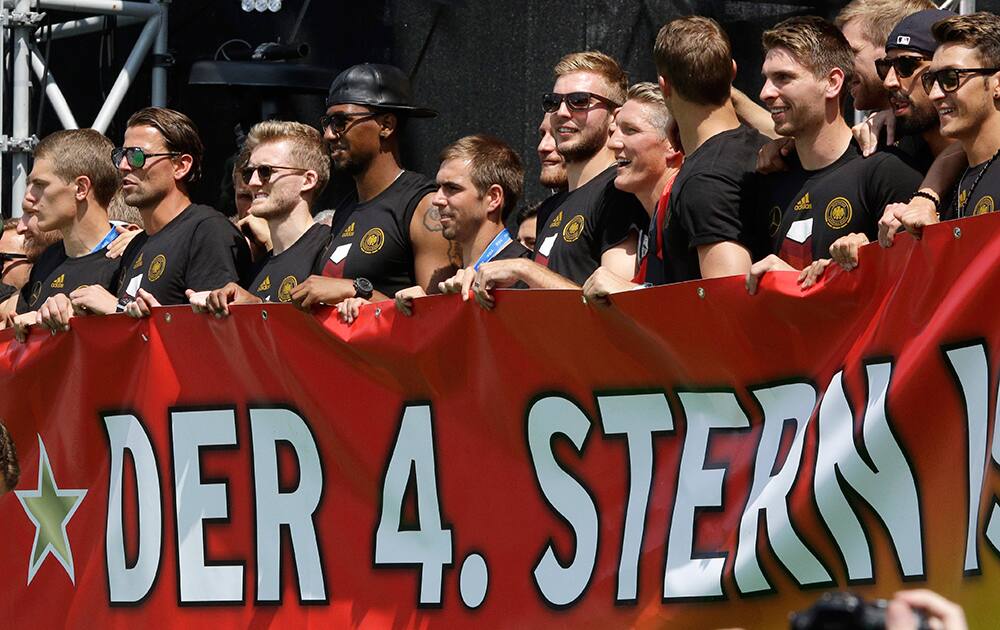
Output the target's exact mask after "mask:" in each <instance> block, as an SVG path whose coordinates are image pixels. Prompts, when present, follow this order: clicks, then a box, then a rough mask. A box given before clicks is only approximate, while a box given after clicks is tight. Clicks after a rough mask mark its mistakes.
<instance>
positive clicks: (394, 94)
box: [326, 63, 437, 118]
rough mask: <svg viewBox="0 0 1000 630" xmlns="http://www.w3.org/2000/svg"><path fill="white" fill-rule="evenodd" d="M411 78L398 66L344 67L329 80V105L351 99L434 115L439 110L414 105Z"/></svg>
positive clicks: (387, 108) (381, 107)
mask: <svg viewBox="0 0 1000 630" xmlns="http://www.w3.org/2000/svg"><path fill="white" fill-rule="evenodd" d="M410 101H411V95H410V80H409V79H407V78H406V75H405V74H403V71H402V70H400V69H399V68H397V67H396V66H390V65H386V64H379V63H362V64H358V65H356V66H351V67H350V68H348V69H347V70H344V71H343V72H341V73H340V74H339V75H337V78H336V79H334V80H333V83H332V84H330V93H329V94H328V95H327V97H326V106H327V107H330V106H331V105H340V104H343V103H350V104H353V105H364V106H366V107H371V108H374V109H378V110H384V111H387V112H392V113H394V114H400V115H404V116H412V117H414V118H432V117H434V116H437V112H436V111H434V110H433V109H427V108H426V107H415V106H414V105H413V104H412V103H411V102H410Z"/></svg>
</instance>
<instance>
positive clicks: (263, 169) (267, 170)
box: [240, 164, 309, 184]
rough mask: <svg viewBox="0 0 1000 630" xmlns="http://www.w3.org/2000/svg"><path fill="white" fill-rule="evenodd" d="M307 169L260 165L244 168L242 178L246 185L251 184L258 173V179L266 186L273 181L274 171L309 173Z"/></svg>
mask: <svg viewBox="0 0 1000 630" xmlns="http://www.w3.org/2000/svg"><path fill="white" fill-rule="evenodd" d="M308 170H309V169H307V168H299V167H297V166H271V165H270V164H259V165H257V166H244V167H243V168H241V169H240V178H241V179H242V180H243V183H244V184H249V183H250V180H251V179H253V174H254V173H255V172H256V173H257V177H259V178H260V183H261V184H266V183H268V182H269V181H271V175H274V171H300V172H305V171H308Z"/></svg>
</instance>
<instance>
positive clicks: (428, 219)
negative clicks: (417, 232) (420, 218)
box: [424, 206, 444, 232]
mask: <svg viewBox="0 0 1000 630" xmlns="http://www.w3.org/2000/svg"><path fill="white" fill-rule="evenodd" d="M424 227H425V228H427V229H428V230H430V231H431V232H440V231H441V230H443V229H444V228H443V227H441V213H440V212H439V211H438V209H437V206H431V207H430V208H428V209H427V212H426V213H424Z"/></svg>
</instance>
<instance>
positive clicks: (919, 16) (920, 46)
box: [885, 9, 958, 55]
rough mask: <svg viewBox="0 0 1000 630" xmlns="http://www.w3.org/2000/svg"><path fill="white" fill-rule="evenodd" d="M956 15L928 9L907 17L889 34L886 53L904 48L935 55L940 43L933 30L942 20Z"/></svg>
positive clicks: (950, 12) (941, 10)
mask: <svg viewBox="0 0 1000 630" xmlns="http://www.w3.org/2000/svg"><path fill="white" fill-rule="evenodd" d="M956 15H958V14H957V13H955V12H953V11H945V10H944V9H926V10H924V11H917V12H916V13H914V14H913V15H908V16H906V17H905V18H903V19H902V20H900V22H899V24H897V25H896V28H894V29H892V32H891V33H889V39H888V40H887V41H886V42H885V51H886V52H889V51H890V50H892V49H894V48H902V49H904V50H912V51H915V52H919V53H923V54H925V55H933V54H934V51H935V50H937V47H938V42H937V40H936V39H934V35H933V34H932V32H931V29H932V28H933V27H934V25H935V24H937V23H938V22H940V21H941V20H944V19H946V18H950V17H955V16H956Z"/></svg>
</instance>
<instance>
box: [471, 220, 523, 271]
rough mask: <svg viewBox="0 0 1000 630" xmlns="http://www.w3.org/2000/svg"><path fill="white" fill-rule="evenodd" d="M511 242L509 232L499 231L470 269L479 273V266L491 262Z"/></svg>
mask: <svg viewBox="0 0 1000 630" xmlns="http://www.w3.org/2000/svg"><path fill="white" fill-rule="evenodd" d="M512 240H514V239H512V238H511V237H510V232H508V231H507V230H506V229H504V230H501V231H500V233H499V234H497V235H496V236H494V237H493V240H492V241H490V244H489V245H488V246H487V247H486V250H485V251H483V253H482V255H480V256H479V260H477V261H476V264H475V265H473V266H472V268H473V269H475V270H476V271H479V265H481V264H483V263H485V262H489V261H491V260H493V257H494V256H496V255H497V254H499V253H500V250H502V249H503V248H504V247H507V245H508V244H509V243H510V242H511V241H512Z"/></svg>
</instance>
